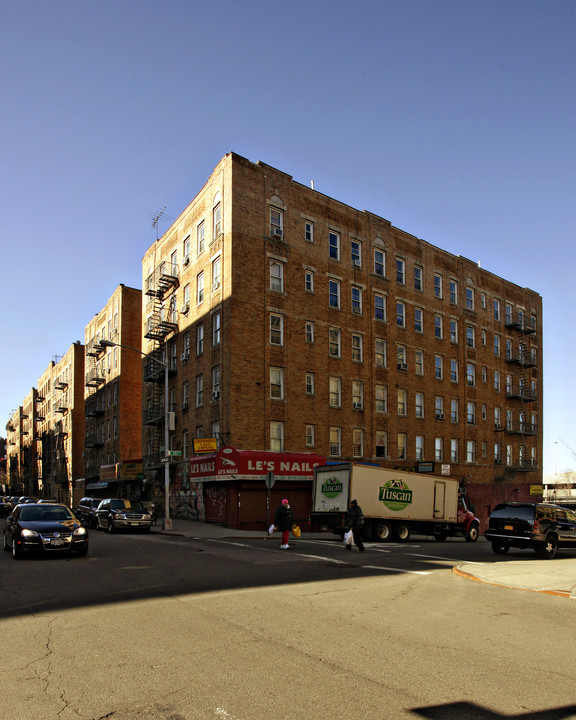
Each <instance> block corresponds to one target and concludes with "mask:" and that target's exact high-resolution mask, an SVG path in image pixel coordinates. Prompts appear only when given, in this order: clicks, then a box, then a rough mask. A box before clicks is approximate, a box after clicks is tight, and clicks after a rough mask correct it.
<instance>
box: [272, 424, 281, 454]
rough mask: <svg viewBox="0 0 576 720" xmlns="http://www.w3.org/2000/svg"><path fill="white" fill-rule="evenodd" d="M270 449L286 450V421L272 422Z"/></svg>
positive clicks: (276, 450) (275, 450)
mask: <svg viewBox="0 0 576 720" xmlns="http://www.w3.org/2000/svg"><path fill="white" fill-rule="evenodd" d="M270 450H273V451H274V452H283V451H284V423H283V422H271V423H270Z"/></svg>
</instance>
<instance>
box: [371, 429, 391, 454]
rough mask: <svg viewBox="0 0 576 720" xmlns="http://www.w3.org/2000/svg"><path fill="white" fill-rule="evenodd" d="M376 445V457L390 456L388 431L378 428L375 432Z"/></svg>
mask: <svg viewBox="0 0 576 720" xmlns="http://www.w3.org/2000/svg"><path fill="white" fill-rule="evenodd" d="M374 447H375V449H376V457H379V458H385V457H388V433H387V432H386V431H384V430H376V432H375V434H374Z"/></svg>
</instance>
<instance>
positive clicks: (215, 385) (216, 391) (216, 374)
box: [212, 365, 220, 400]
mask: <svg viewBox="0 0 576 720" xmlns="http://www.w3.org/2000/svg"><path fill="white" fill-rule="evenodd" d="M219 397H220V367H219V366H218V365H216V366H215V367H213V368H212V399H213V400H217V399H218V398H219Z"/></svg>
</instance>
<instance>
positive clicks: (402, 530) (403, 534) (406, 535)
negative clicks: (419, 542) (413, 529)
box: [394, 522, 410, 542]
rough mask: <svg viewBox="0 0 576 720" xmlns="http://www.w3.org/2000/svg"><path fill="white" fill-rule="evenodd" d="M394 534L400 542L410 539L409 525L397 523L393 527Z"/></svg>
mask: <svg viewBox="0 0 576 720" xmlns="http://www.w3.org/2000/svg"><path fill="white" fill-rule="evenodd" d="M394 534H395V535H396V539H397V540H399V541H400V542H407V541H408V540H409V539H410V526H409V525H407V524H406V523H402V522H401V523H398V524H397V525H396V527H395V528H394Z"/></svg>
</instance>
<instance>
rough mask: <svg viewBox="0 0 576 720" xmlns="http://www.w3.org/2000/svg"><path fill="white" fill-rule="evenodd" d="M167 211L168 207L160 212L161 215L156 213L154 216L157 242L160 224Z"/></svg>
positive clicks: (153, 223) (153, 222)
mask: <svg viewBox="0 0 576 720" xmlns="http://www.w3.org/2000/svg"><path fill="white" fill-rule="evenodd" d="M165 210H166V205H164V207H163V208H162V210H160V212H159V213H156V215H153V216H152V217H153V220H152V227H153V228H156V240H158V223H159V222H160V219H161V217H162V216H163V215H164V211H165Z"/></svg>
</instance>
